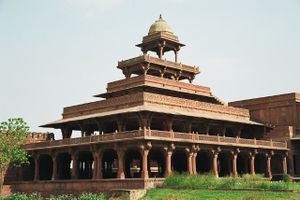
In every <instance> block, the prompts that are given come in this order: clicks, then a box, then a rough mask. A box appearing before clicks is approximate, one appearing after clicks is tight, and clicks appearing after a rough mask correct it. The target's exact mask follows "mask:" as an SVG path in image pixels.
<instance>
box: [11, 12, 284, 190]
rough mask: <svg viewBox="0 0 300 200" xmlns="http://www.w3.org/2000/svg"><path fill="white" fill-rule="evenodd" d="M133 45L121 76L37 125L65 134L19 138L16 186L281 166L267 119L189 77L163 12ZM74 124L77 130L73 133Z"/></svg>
mask: <svg viewBox="0 0 300 200" xmlns="http://www.w3.org/2000/svg"><path fill="white" fill-rule="evenodd" d="M136 46H138V47H140V48H141V50H142V52H143V55H141V56H138V57H135V58H131V59H128V60H122V61H120V62H118V66H117V68H118V69H120V70H121V71H122V72H123V74H124V76H125V78H124V79H122V80H118V81H114V82H111V83H108V85H107V92H106V93H102V94H98V95H95V97H100V98H103V99H101V100H99V101H95V102H90V103H86V104H81V105H75V106H70V107H65V108H64V110H63V114H62V116H63V117H62V119H60V120H57V121H54V122H51V123H48V124H45V125H43V127H51V128H55V129H61V132H62V136H63V139H61V140H51V141H46V142H40V143H33V144H27V145H26V146H25V148H26V150H27V151H28V152H29V154H30V155H31V157H30V165H28V166H24V167H23V168H22V170H20V172H19V177H18V178H19V182H15V189H16V190H18V191H25V192H31V191H41V192H47V191H51V192H52V193H53V191H60V190H63V192H64V193H65V192H66V191H67V192H72V193H77V192H82V191H92V192H94V191H101V190H109V189H120V188H124V189H137V188H148V187H153V186H156V185H159V184H161V183H162V181H163V180H164V177H166V176H169V175H170V174H172V173H174V172H178V173H181V172H187V173H189V174H191V175H194V174H196V173H200V174H201V173H207V172H212V173H213V174H214V175H215V176H227V175H232V176H237V175H241V174H245V173H248V174H255V173H260V174H265V176H266V177H270V178H271V177H272V176H275V175H277V174H285V173H287V164H286V156H287V151H288V148H287V144H286V143H285V142H275V141H272V140H265V139H264V136H265V133H266V132H268V131H270V130H271V129H272V127H269V126H265V125H264V124H261V123H258V122H255V121H252V120H250V115H249V110H248V109H244V108H236V107H232V106H228V105H226V104H225V103H223V102H222V101H221V100H219V99H218V98H217V97H216V96H214V95H213V94H212V92H211V91H210V88H209V87H205V86H199V85H194V84H192V82H193V80H194V78H195V76H196V75H197V74H199V73H200V70H199V68H198V67H196V66H189V65H185V64H182V63H180V62H179V52H180V49H181V47H183V46H185V45H184V44H182V43H180V41H179V39H178V37H177V36H176V35H175V34H174V33H173V32H172V30H171V28H170V26H169V25H168V24H167V23H166V21H165V20H164V19H163V18H162V17H160V18H159V19H158V20H157V21H156V22H155V23H154V24H152V25H151V27H150V29H149V32H148V35H146V36H145V37H143V40H142V43H140V44H138V45H136ZM149 52H154V53H156V54H157V57H156V56H151V55H150V54H148V53H149ZM166 52H173V53H174V61H171V60H166V59H165V58H164V55H165V53H166ZM74 131H80V132H81V137H79V138H72V133H74Z"/></svg>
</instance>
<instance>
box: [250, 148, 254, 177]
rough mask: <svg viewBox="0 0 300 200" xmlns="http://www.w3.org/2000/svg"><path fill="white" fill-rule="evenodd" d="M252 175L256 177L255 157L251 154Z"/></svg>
mask: <svg viewBox="0 0 300 200" xmlns="http://www.w3.org/2000/svg"><path fill="white" fill-rule="evenodd" d="M250 174H251V175H255V155H254V154H252V153H251V154H250Z"/></svg>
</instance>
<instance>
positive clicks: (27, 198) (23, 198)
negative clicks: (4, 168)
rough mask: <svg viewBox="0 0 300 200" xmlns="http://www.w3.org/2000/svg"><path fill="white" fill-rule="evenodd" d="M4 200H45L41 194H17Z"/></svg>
mask: <svg viewBox="0 0 300 200" xmlns="http://www.w3.org/2000/svg"><path fill="white" fill-rule="evenodd" d="M3 200H43V198H42V196H41V195H40V194H39V193H32V194H30V195H27V194H22V193H15V194H12V195H10V196H8V197H5V198H3Z"/></svg>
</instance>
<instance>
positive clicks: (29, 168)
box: [22, 157, 35, 181]
mask: <svg viewBox="0 0 300 200" xmlns="http://www.w3.org/2000/svg"><path fill="white" fill-rule="evenodd" d="M34 170H35V165H34V158H32V157H28V164H24V165H22V180H23V181H33V179H34Z"/></svg>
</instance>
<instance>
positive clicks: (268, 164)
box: [266, 154, 272, 178]
mask: <svg viewBox="0 0 300 200" xmlns="http://www.w3.org/2000/svg"><path fill="white" fill-rule="evenodd" d="M266 157H267V173H266V176H267V177H268V178H272V171H271V158H272V155H271V154H266Z"/></svg>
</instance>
